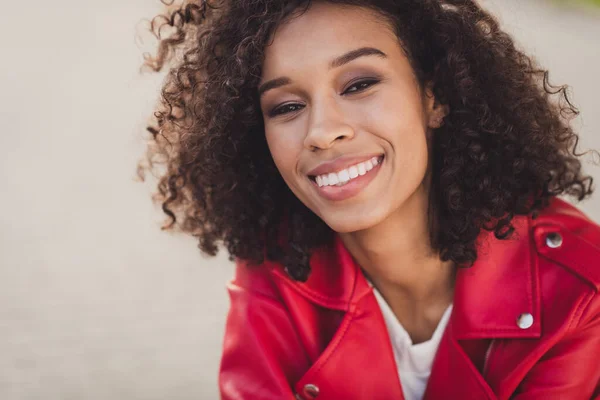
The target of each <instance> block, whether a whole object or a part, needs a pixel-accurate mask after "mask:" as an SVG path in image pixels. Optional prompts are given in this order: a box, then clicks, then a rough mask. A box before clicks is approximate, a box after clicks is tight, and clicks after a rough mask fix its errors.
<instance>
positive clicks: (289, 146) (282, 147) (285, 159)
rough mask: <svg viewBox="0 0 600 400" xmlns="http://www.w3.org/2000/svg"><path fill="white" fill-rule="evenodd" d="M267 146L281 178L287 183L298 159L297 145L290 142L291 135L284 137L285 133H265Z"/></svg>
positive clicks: (292, 141)
mask: <svg viewBox="0 0 600 400" xmlns="http://www.w3.org/2000/svg"><path fill="white" fill-rule="evenodd" d="M266 138H267V144H268V146H269V151H270V152H271V157H273V161H274V162H275V165H276V166H277V169H278V170H279V173H280V174H281V176H282V177H283V178H284V179H285V180H286V181H287V178H288V177H290V176H291V175H292V174H293V173H294V171H295V167H296V160H297V159H298V157H299V154H300V153H299V151H301V149H300V150H299V149H298V146H297V144H296V143H295V141H294V140H292V135H286V134H285V132H273V131H267V132H266Z"/></svg>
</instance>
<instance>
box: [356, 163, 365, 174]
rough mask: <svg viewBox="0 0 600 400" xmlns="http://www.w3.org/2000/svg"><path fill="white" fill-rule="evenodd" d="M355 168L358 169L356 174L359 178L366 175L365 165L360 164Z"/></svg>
mask: <svg viewBox="0 0 600 400" xmlns="http://www.w3.org/2000/svg"><path fill="white" fill-rule="evenodd" d="M357 167H358V174H359V175H361V176H362V175H364V174H366V173H367V169H366V168H365V164H364V163H360V164H358V166H357Z"/></svg>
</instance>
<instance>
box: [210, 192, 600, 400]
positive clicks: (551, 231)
mask: <svg viewBox="0 0 600 400" xmlns="http://www.w3.org/2000/svg"><path fill="white" fill-rule="evenodd" d="M514 225H515V228H516V234H517V236H516V237H515V238H514V239H511V240H497V239H495V238H494V236H493V234H490V233H489V232H486V231H483V232H482V234H481V239H482V240H481V242H479V243H481V244H480V245H479V257H478V259H477V261H476V263H475V265H473V267H472V268H469V269H459V272H458V273H457V278H456V286H455V295H454V306H453V312H452V315H451V317H450V321H449V323H448V325H447V328H446V331H445V333H444V336H443V339H442V341H441V343H440V346H439V348H438V351H437V354H436V357H435V360H434V363H433V367H432V371H431V375H430V378H429V382H428V385H427V390H426V392H425V395H424V398H425V399H461V400H464V399H477V400H481V399H508V398H516V399H528V400H531V399H543V400H551V399H561V400H565V399H567V400H573V399H590V398H600V384H599V381H600V296H599V295H598V289H599V287H600V227H599V226H598V225H596V224H594V223H593V222H591V221H590V220H589V219H587V218H586V217H585V216H584V215H583V214H582V213H581V212H580V211H578V210H577V209H576V208H574V207H573V206H571V205H569V204H568V203H566V202H564V201H562V200H559V199H554V200H553V201H552V202H551V204H550V206H549V207H548V208H546V209H545V210H544V211H543V212H541V213H540V214H539V216H538V217H537V218H535V219H533V218H532V217H530V216H529V217H528V216H520V217H517V218H515V220H514ZM311 265H312V274H311V275H310V278H309V279H308V281H307V282H306V283H297V282H294V281H292V280H291V279H290V278H288V277H287V275H286V274H285V272H284V271H283V270H282V268H281V265H278V264H275V263H265V264H264V265H262V266H260V267H253V268H251V267H247V266H246V265H244V264H243V263H241V262H240V263H238V267H237V272H236V276H235V278H234V280H233V282H232V283H231V284H230V285H229V293H230V296H231V309H230V311H229V315H228V319H227V327H226V335H225V340H224V349H223V357H222V360H221V369H220V376H219V385H220V390H221V396H222V398H223V399H225V400H234V399H235V400H238V399H244V400H246V399H250V400H255V399H266V400H275V399H314V398H318V399H319V400H330V399H333V400H342V399H343V400H347V399H369V400H376V399H381V400H385V399H403V395H402V388H401V382H400V379H399V378H398V373H397V370H396V365H395V361H394V356H393V352H392V348H391V344H390V339H389V336H388V333H387V330H386V325H385V323H384V320H383V317H382V315H381V312H380V309H379V306H378V303H377V300H376V298H375V297H374V295H373V291H372V289H371V287H370V286H369V284H368V282H367V281H366V279H365V277H364V276H363V274H362V272H361V270H360V268H359V267H358V266H357V265H356V263H355V262H354V261H353V259H352V257H351V256H350V254H349V253H348V251H347V250H346V249H345V247H344V246H343V245H342V243H341V240H339V239H336V243H335V246H332V247H331V248H324V249H322V250H319V251H317V252H316V254H315V256H314V258H313V259H312V264H311Z"/></svg>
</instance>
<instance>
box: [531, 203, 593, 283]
mask: <svg viewBox="0 0 600 400" xmlns="http://www.w3.org/2000/svg"><path fill="white" fill-rule="evenodd" d="M531 233H532V236H533V241H534V243H535V247H536V250H537V252H538V254H539V255H540V256H541V257H544V258H545V259H547V260H549V261H552V262H553V264H555V265H558V266H560V267H562V268H564V269H566V270H568V271H569V272H570V273H572V274H575V275H577V276H579V278H581V279H583V280H584V281H586V282H587V283H588V284H589V285H591V286H592V288H593V289H594V290H595V292H598V291H599V290H600V226H599V225H598V224H597V223H595V222H594V221H592V220H591V219H590V218H589V217H588V216H586V215H585V214H584V213H583V212H582V211H580V210H579V209H577V208H576V207H575V206H573V205H571V204H569V203H567V202H566V201H564V200H561V199H558V198H554V199H552V201H551V202H550V204H549V206H548V207H546V208H545V209H544V210H542V211H541V212H540V213H539V215H538V216H537V217H535V218H532V220H531Z"/></svg>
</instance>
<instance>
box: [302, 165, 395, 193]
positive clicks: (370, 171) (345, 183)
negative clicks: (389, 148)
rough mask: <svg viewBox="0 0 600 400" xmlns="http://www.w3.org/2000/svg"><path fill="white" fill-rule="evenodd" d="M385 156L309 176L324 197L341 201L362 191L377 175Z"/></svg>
mask: <svg viewBox="0 0 600 400" xmlns="http://www.w3.org/2000/svg"><path fill="white" fill-rule="evenodd" d="M383 161H384V156H383V155H381V156H379V157H373V158H371V159H369V160H367V161H363V162H360V163H357V164H355V165H352V166H350V167H347V168H344V169H341V170H339V171H335V172H330V173H327V174H322V175H316V176H309V178H310V180H311V182H312V184H313V186H314V187H315V188H316V189H317V192H318V193H319V195H321V196H322V197H324V198H326V199H327V200H331V201H341V200H345V199H348V198H350V197H353V196H355V195H357V194H358V193H360V192H361V191H362V190H363V189H364V188H365V187H366V186H367V185H368V184H369V183H370V182H371V181H372V180H373V179H374V178H375V176H376V175H377V172H379V170H380V169H381V165H382V163H383Z"/></svg>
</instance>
